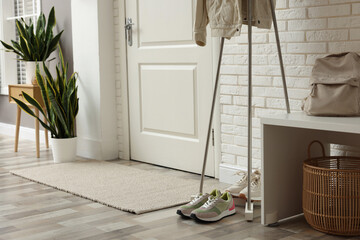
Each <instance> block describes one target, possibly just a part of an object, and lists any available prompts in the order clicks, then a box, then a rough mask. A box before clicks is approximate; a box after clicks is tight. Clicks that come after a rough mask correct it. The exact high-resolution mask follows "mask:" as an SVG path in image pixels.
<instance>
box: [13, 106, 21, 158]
mask: <svg viewBox="0 0 360 240" xmlns="http://www.w3.org/2000/svg"><path fill="white" fill-rule="evenodd" d="M20 120H21V108H20V107H19V106H17V113H16V130H15V149H14V150H15V152H17V151H18V145H19V131H20Z"/></svg>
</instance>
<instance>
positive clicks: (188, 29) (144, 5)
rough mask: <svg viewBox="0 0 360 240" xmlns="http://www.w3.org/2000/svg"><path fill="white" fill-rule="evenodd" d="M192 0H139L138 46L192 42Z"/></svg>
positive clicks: (193, 11)
mask: <svg viewBox="0 0 360 240" xmlns="http://www.w3.org/2000/svg"><path fill="white" fill-rule="evenodd" d="M193 6H194V5H193V1H192V0H181V1H174V0H151V1H149V0H139V1H138V9H139V11H138V23H139V26H141V31H140V34H139V35H138V37H139V43H140V46H153V45H155V46H157V45H169V44H177V43H179V42H186V43H187V44H192V38H193V36H192V35H193V34H192V24H193V17H192V16H193V15H194V13H195V10H194V8H193Z"/></svg>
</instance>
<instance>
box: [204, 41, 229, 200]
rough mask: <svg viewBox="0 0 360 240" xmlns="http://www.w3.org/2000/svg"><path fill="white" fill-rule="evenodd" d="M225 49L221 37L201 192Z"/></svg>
mask: <svg viewBox="0 0 360 240" xmlns="http://www.w3.org/2000/svg"><path fill="white" fill-rule="evenodd" d="M223 49H224V38H221V43H220V55H219V60H218V66H217V71H216V80H215V86H214V91H213V98H212V104H211V112H210V118H209V126H208V132H207V137H206V146H205V152H204V160H203V167H202V171H201V180H200V190H199V193H203V185H204V176H205V169H206V160H207V154H208V150H209V142H210V135H211V128H212V120H213V116H214V109H215V103H216V94H217V89H218V88H219V76H220V67H221V58H222V54H223Z"/></svg>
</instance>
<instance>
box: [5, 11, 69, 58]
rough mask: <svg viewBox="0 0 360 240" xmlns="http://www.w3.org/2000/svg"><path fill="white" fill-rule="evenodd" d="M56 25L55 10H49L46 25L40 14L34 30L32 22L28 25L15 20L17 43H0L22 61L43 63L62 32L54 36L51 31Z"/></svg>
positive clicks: (53, 49) (23, 21)
mask: <svg viewBox="0 0 360 240" xmlns="http://www.w3.org/2000/svg"><path fill="white" fill-rule="evenodd" d="M55 25H56V18H55V9H54V7H53V8H52V9H51V11H50V13H49V16H48V23H47V25H46V19H45V15H44V14H43V13H41V14H40V16H39V18H38V20H37V23H36V29H35V27H34V24H33V22H32V20H31V19H30V21H29V24H27V23H26V22H25V20H24V19H20V20H16V30H17V32H18V35H19V42H16V41H11V43H12V45H13V46H11V45H9V44H7V43H4V42H2V41H1V43H2V44H3V46H4V47H5V48H6V49H7V51H9V52H14V53H15V54H17V55H19V56H20V58H21V59H22V60H24V61H45V60H47V59H48V58H49V56H50V54H51V53H52V52H54V51H55V50H56V48H57V46H58V43H59V41H60V38H61V35H62V33H63V31H61V32H60V33H59V34H57V35H56V36H54V34H53V29H54V27H55Z"/></svg>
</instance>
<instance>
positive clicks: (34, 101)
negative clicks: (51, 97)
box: [22, 91, 49, 121]
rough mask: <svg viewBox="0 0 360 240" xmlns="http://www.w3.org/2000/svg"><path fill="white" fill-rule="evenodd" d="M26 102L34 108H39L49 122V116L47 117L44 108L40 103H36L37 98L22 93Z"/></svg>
mask: <svg viewBox="0 0 360 240" xmlns="http://www.w3.org/2000/svg"><path fill="white" fill-rule="evenodd" d="M22 94H23V96H24V98H25V100H26V101H27V102H28V103H30V104H31V105H32V106H34V107H35V108H37V109H38V110H39V111H40V112H41V113H42V115H44V117H45V118H46V120H47V121H49V119H48V118H47V116H46V115H45V113H44V110H43V108H42V107H41V105H40V103H39V102H38V101H36V99H35V98H32V97H31V96H30V95H29V94H27V93H26V92H24V91H23V92H22Z"/></svg>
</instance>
